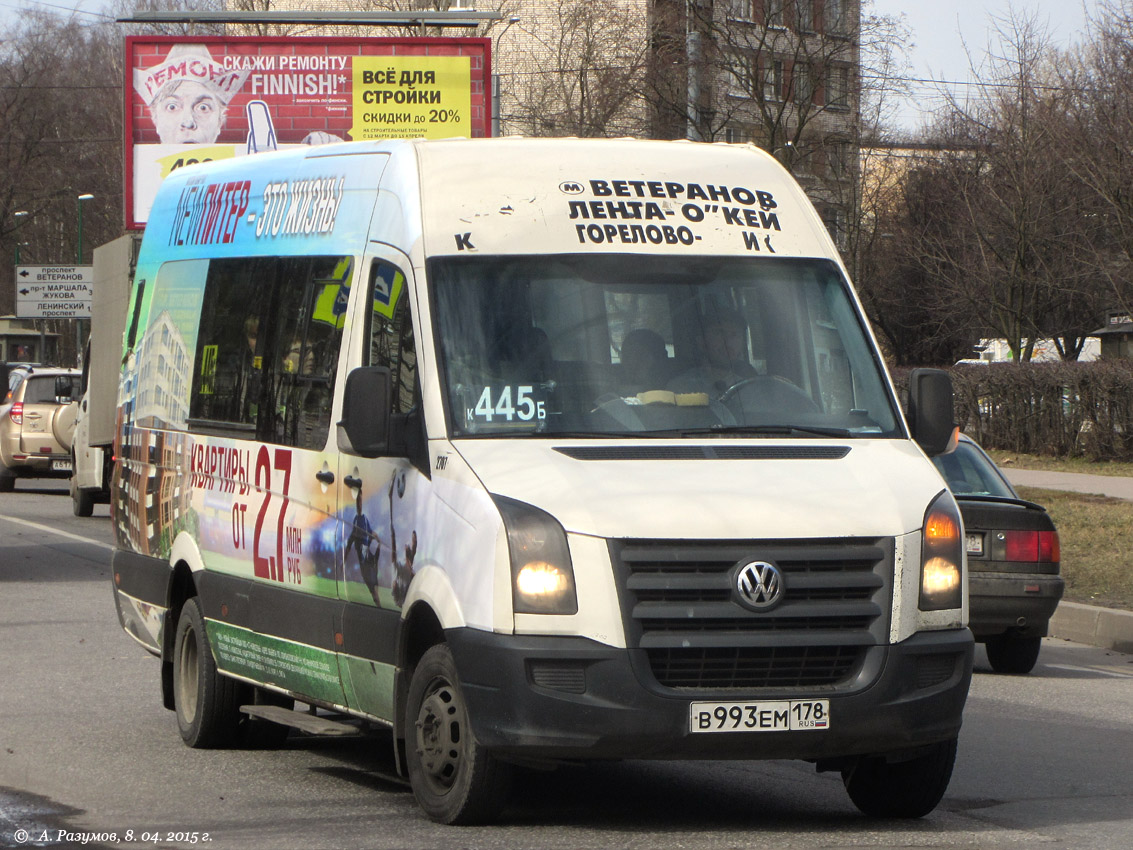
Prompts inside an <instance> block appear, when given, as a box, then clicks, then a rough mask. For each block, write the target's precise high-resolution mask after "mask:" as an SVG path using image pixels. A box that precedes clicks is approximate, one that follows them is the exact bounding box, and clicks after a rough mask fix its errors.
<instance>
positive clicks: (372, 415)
mask: <svg viewBox="0 0 1133 850" xmlns="http://www.w3.org/2000/svg"><path fill="white" fill-rule="evenodd" d="M392 387H393V380H392V378H391V376H390V371H389V368H388V367H386V366H363V367H361V368H358V369H353V370H351V372H350V374H349V375H347V376H346V390H345V392H344V394H343V398H342V421H341V422H339V423H338V424H339V425H341V426H342V427H343V429H344V430H345V431H346V437H347V439H349V440H350V446H351V448H352V449H353V451H354V453H355V454H359V455H362V456H363V457H378V456H379V455H383V454H386V453H387V451H388V449H389V430H390V429H389V425H390V393H391V392H392Z"/></svg>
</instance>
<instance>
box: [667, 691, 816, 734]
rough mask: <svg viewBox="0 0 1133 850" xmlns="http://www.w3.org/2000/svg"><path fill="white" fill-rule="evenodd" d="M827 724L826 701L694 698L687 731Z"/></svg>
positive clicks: (768, 729) (793, 729)
mask: <svg viewBox="0 0 1133 850" xmlns="http://www.w3.org/2000/svg"><path fill="white" fill-rule="evenodd" d="M829 728H830V701H829V700H825V699H814V700H772V701H769V702H694V703H692V705H690V706H689V714H688V730H689V731H690V732H798V731H800V730H804V729H817V730H826V729H829Z"/></svg>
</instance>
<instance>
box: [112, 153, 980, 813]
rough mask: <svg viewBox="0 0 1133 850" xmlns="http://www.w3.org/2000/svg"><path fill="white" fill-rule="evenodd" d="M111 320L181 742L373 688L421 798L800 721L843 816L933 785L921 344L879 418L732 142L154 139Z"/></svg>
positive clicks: (819, 275) (259, 729)
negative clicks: (260, 150)
mask: <svg viewBox="0 0 1133 850" xmlns="http://www.w3.org/2000/svg"><path fill="white" fill-rule="evenodd" d="M125 328H126V330H125V335H124V351H123V364H124V366H123V371H122V375H121V386H120V391H119V399H120V402H119V407H118V423H119V426H118V435H117V441H116V445H115V453H116V456H117V465H116V468H115V472H114V480H113V482H112V486H113V494H112V506H113V507H112V510H113V520H114V525H115V529H116V535H117V550H116V552H115V555H114V561H113V566H114V569H113V575H114V584H115V598H116V601H117V608H118V613H119V617H120V619H121V623H122V625H123V627H124V628H125V630H126V631H127V632H128V633H129V634H130V635H131V636H132V637H133V638H135V639H136V640H137V641H138V642H139V643H141V644H142V645H143V646H144V647H146V648H147V649H148V650H150V651H151V652H152V653H154V654H155V655H157V656H158V657H160V659H161V686H162V694H163V697H164V703H165V706H166V707H167V708H169V709H172V710H173V711H174V712H175V715H176V718H177V724H178V726H179V728H180V733H181V735H182V737H183V738H184V740H185V742H186V743H187V744H188V745H190V746H193V747H214V746H224V745H243V744H246V743H247V742H249V741H253V740H254V741H261V742H263V741H270V740H272V739H273V738H278V734H277V732H278V730H284V731H286V730H285V727H284V726H280V725H277V724H280V723H282V724H288V725H290V726H295V727H298V728H301V729H307V730H308V731H316V732H335V731H347V732H350V733H354V734H357V733H359V732H360V731H365V730H374V729H376V728H384V729H386V730H389V731H388V732H386V733H385V734H389V733H390V732H392V736H393V740H394V742H395V750H396V753H397V760H398V766H399V769H401V770H404V771H405V772H406V774H407V775H408V778H409V780H410V782H411V784H412V786H413V790H414V792H415V795H416V797H417V800H418V801H419V803H420V805H421V806H422V807H423V808H424V810H425V811H426V812H427V813H428V814H429V815H430V816H431V817H433V818H434V819H436V820H439V821H442V822H446V823H469V822H476V821H484V820H487V819H490V818H491V817H493V816H495V815H497V814H498V813H499V812H500V810H501V808H502V806H503V805H504V803H505V801H506V789H507V785H508V781H509V777H510V776H511V774H512V772H513V769H514V767H515V766H516V765H517V764H520V765H531V764H554V763H556V762H558V761H563V760H571V761H577V760H590V759H614V758H663V759H683V758H695V759H735V758H740V759H755V758H759V759H763V758H777V759H778V758H790V759H805V760H807V761H810V762H813V763H814V764H815V765H816V766H817V768H818V769H819V770H836V771H840V772H841V774H842V776H843V777H844V780H845V784H846V788H847V790H848V792H849V794H850V797H851V798H852V799H853V801H854V802H855V803H856V804H857V806H858V807H859V808H861V809H862V810H863V811H865V812H867V813H869V814H873V815H881V816H911V817H916V816H920V815H923V814H925V813H927V812H929V811H930V810H931V809H932V808H933V807H934V806H935V805H936V804H937V802H938V801H939V800H940V798H941V796H942V795H943V793H944V791H945V788H946V787H947V784H948V780H949V777H950V775H951V770H952V764H953V760H954V757H955V752H956V737H957V734H958V731H959V728H960V722H961V712H962V708H963V704H964V700H965V696H966V694H967V690H968V684H969V680H970V676H971V665H972V645H973V644H972V636H971V633H970V632H969V631H968V629H967V628H966V626H965V622H966V610H965V593H964V590H965V586H964V581H965V576H964V570H965V564H964V546H963V541H964V535H963V530H962V526H961V520H960V516H959V513H958V511H957V508H956V505H955V502H954V501H953V498H952V496H951V495H950V493H949V491H948V489H947V488H946V486H945V484H944V482H943V481H942V480H941V478H940V475H939V473H938V472H937V471H936V470H935V468H934V467H933V465H932V463H931V462H930V461H929V460H928V458H927V457H926V453H928V454H932V453H934V452H939V451H941V450H943V449H944V448H945V446H946V445H947V443H948V439H949V437H950V436H951V435H952V432H953V428H952V407H951V404H952V396H951V385H950V383H949V381H948V379H947V376H946V375H945V374H944V373H939V372H931V371H925V372H919V373H916V374H914V376H913V378H912V381H911V385H912V389H911V392H910V399H909V418H908V421H906V418H905V417H904V416H903V415H902V412H901V410H900V408H899V406H898V403H897V399H896V397H895V394H894V390H893V387H892V384H891V382H890V380H889V378H888V377H887V375H886V372H885V369H884V367H883V364H882V359H881V356H880V355H879V353H878V349H877V346H876V344H875V341H874V339H873V337H872V335H871V332H870V330H869V327H868V324H867V322H866V320H865V318H864V315H863V313H862V309H861V306H860V304H859V302H858V299H857V297H856V295H855V293H854V291H853V289H852V288H851V285H850V283H849V281H848V279H847V275H846V272H845V269H844V268H843V266H842V264H841V262H840V261H839V258H838V253H837V251H836V249H835V247H834V245H833V244H832V242H831V240H830V238H829V237H828V236H827V234H826V232H825V230H824V228H823V225H822V222H821V221H820V220H819V218H818V216H817V215H816V213H815V211H814V209H813V208H812V206H811V204H810V203H809V202H808V201H807V199H806V197H805V196H804V195H803V193H802V191H801V190H800V189H799V187H798V186H797V185H796V183H795V182H794V181H793V180H792V179H791V178H790V177H789V176H788V174H787V173H786V172H785V171H784V170H783V169H782V168H781V167H780V166H779V165H778V164H777V163H776V162H775V161H774V160H773V159H772V158H770V157H769V156H767V155H766V154H765V153H763V152H761V151H759V150H757V149H756V148H753V147H750V146H730V145H702V144H693V143H686V142H645V141H632V140H621V141H599V140H522V139H486V140H448V141H408V142H389V143H369V142H367V143H345V144H339V145H332V146H325V147H319V148H314V149H310V150H296V151H286V152H281V153H278V154H275V153H273V154H264V155H257V156H253V157H245V158H237V159H232V160H227V161H224V162H212V163H206V164H203V165H200V166H193V167H187V168H184V169H181V170H178V171H176V172H175V173H174V174H173V175H172V176H170V177H169V178H168V179H167V180H165V182H164V183H163V185H162V188H161V190H160V193H159V194H158V196H157V199H156V202H155V204H154V206H153V210H152V213H151V215H150V218H149V222H148V224H147V227H146V233H145V238H144V241H143V245H142V248H141V252H140V256H139V259H138V265H137V269H136V274H135V285H134V289H133V293H132V295H131V306H130V313H129V316H128V317H127V321H126V325H125ZM295 703H300V704H301V705H302V707H305V710H304V711H297V710H293V706H294V704H295Z"/></svg>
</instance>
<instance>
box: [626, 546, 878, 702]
mask: <svg viewBox="0 0 1133 850" xmlns="http://www.w3.org/2000/svg"><path fill="white" fill-rule="evenodd" d="M610 550H611V556H612V559H613V561H614V563H615V564H617V565H618V573H619V577H620V581H621V583H622V587H623V589H624V592H625V594H624V596H625V601H626V611H627V615H628V616H627V622H629V623H630V627H629V629H630V640H631V645H632V646H634V647H635V648H637V649H640V650H643V657H644V658H645V659H647V662H648V667H649V673H650V674H651V675H652V676H653V678H654V679H655V680H656V681H657V683H658V684H659V685H661V686H663V687H666V688H682V689H703V690H727V689H735V688H744V689H754V688H772V689H799V688H808V687H824V688H829V687H830V686H837V685H838V684H840V683H844V682H846V681H848V680H849V679H851V678H852V677H853V676H854V675H855V673H856V672H857V670H858V669H859V668H860V666H861V664H862V662H863V660H864V657H865V654H866V652H867V651H868V650H869V648H870V647H872V646H877V645H880V644H884V643H886V642H887V640H888V628H889V623H888V619H889V618H888V611H889V607H890V595H891V592H892V590H891V582H890V578H889V577H890V576H891V575H892V571H893V541H892V539H890V538H868V539H858V538H853V539H832V540H804V541H728V542H723V543H721V542H716V541H708V542H698V541H662V540H622V541H612V542H611V543H610ZM750 561H767V562H769V563H772V564H774V565H776V566H777V567H778V568H779V570H780V571H781V573H782V575H783V584H784V588H785V590H784V596H783V601H782V602H781V603H780V604H778V605H777V606H775V607H774V608H772V609H770V610H767V611H758V612H757V611H752V610H749V609H748V608H745V607H743V606H742V605H741V604H740V603H739V602H738V600H737V595H736V594H735V592H734V590H733V587H734V584H735V581H734V575H735V572H736V569H737V568H738V567H739V566H741V565H743V564H746V563H748V562H750Z"/></svg>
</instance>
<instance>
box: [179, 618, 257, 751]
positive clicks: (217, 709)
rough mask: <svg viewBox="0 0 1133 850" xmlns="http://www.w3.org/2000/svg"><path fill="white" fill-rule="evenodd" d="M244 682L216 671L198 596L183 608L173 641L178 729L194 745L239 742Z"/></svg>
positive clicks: (190, 744) (221, 744)
mask: <svg viewBox="0 0 1133 850" xmlns="http://www.w3.org/2000/svg"><path fill="white" fill-rule="evenodd" d="M239 696H240V683H238V682H236V681H235V680H233V679H229V678H227V677H225V676H221V675H220V674H219V673H217V671H216V662H215V661H213V657H212V648H211V647H210V646H209V640H208V635H207V634H206V633H205V621H204V617H202V616H201V608H200V603H199V602H198V601H197V598H196V597H193V598H192V599H189V600H188V601H186V602H185V605H184V606H183V607H182V608H181V617H180V619H179V620H178V621H177V635H176V637H175V638H174V641H173V702H174V706H175V708H176V714H177V728H178V730H179V731H180V732H181V738H182V740H184V741H185V743H186V744H188V745H189V746H190V747H194V748H198V749H212V748H217V747H227V746H231V745H233V744H235V743H238V742H239V741H238V738H239V732H240V727H241V718H242V717H243V715H241V714H240V699H239Z"/></svg>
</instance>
